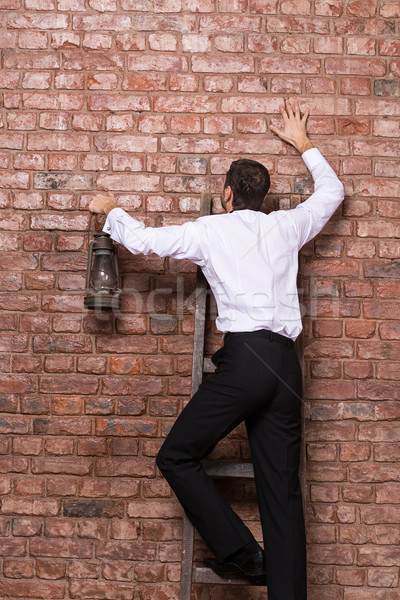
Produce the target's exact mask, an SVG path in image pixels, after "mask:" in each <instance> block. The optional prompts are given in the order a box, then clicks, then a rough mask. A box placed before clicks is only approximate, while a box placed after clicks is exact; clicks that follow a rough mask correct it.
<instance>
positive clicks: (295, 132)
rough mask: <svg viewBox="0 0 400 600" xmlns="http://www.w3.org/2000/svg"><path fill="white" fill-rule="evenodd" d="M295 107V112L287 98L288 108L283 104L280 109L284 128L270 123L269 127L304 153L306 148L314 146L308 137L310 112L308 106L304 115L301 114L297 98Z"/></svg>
mask: <svg viewBox="0 0 400 600" xmlns="http://www.w3.org/2000/svg"><path fill="white" fill-rule="evenodd" d="M294 105H295V109H294V113H293V109H292V105H291V104H290V102H289V100H286V110H285V107H284V106H281V108H280V111H281V114H282V117H283V124H284V128H283V129H279V128H278V127H275V125H270V126H269V128H270V129H271V131H273V132H274V133H276V134H277V135H278V136H279V137H280V138H281V139H282V140H284V141H285V142H288V143H289V144H292V146H294V147H295V148H296V150H298V151H299V152H300V154H303V152H305V151H306V150H309V149H310V148H314V146H313V144H312V143H311V142H310V140H309V139H308V137H307V128H306V124H307V118H308V115H309V114H310V111H309V109H308V108H307V109H306V111H305V112H304V114H303V116H302V117H301V116H300V108H299V103H298V102H297V100H295V103H294Z"/></svg>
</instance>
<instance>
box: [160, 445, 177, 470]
mask: <svg viewBox="0 0 400 600" xmlns="http://www.w3.org/2000/svg"><path fill="white" fill-rule="evenodd" d="M156 465H157V467H158V468H159V469H160V471H161V473H162V474H163V475H165V474H166V473H170V472H171V471H173V466H174V461H173V458H172V456H171V454H170V452H169V451H168V449H167V448H166V447H165V444H164V445H163V446H161V448H160V450H159V452H158V454H157V456H156Z"/></svg>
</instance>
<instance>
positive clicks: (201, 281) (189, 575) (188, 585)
mask: <svg viewBox="0 0 400 600" xmlns="http://www.w3.org/2000/svg"><path fill="white" fill-rule="evenodd" d="M211 202H212V196H211V194H203V195H202V199H201V207H200V216H201V217H202V216H205V215H209V214H211ZM208 291H210V292H211V290H210V288H209V285H208V281H207V279H206V278H205V277H204V275H203V272H202V270H201V268H200V267H199V266H198V267H197V282H196V308H195V326H194V346H193V364H192V388H191V397H192V396H193V395H194V394H195V393H196V391H197V390H198V387H199V385H200V384H201V383H202V380H203V374H204V373H213V372H214V371H215V365H214V364H213V363H212V361H211V358H206V357H205V356H204V337H205V319H206V299H207V292H208ZM298 352H299V348H298ZM303 454H304V452H303ZM202 464H203V468H204V470H205V472H206V473H207V474H208V475H210V476H211V477H218V478H245V479H254V470H253V465H252V464H251V463H222V462H217V461H213V460H204V461H202ZM303 464H304V456H303V455H302V457H301V468H300V469H301V474H302V473H303ZM303 489H304V487H303ZM193 544H194V527H193V525H192V523H191V522H190V520H189V519H188V517H187V515H186V514H185V516H184V521H183V554H182V565H181V587H180V596H179V600H190V599H191V595H192V583H212V584H223V585H229V584H235V585H238V584H242V585H253V586H254V585H261V586H264V587H265V585H266V581H265V576H264V577H251V578H250V577H235V578H230V579H227V578H222V577H220V576H219V575H217V574H216V573H214V571H213V570H212V569H209V568H206V567H199V566H194V565H193Z"/></svg>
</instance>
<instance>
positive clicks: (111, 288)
mask: <svg viewBox="0 0 400 600" xmlns="http://www.w3.org/2000/svg"><path fill="white" fill-rule="evenodd" d="M89 230H90V225H89ZM85 292H86V295H85V299H84V306H85V308H88V309H90V310H99V311H108V310H118V311H119V309H120V304H121V296H120V295H121V287H120V281H119V272H118V246H117V245H116V244H115V243H114V242H113V240H112V239H111V237H110V235H109V234H108V233H95V234H94V239H93V240H92V241H91V242H90V244H89V255H88V266H87V271H86V290H85Z"/></svg>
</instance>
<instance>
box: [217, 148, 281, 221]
mask: <svg viewBox="0 0 400 600" xmlns="http://www.w3.org/2000/svg"><path fill="white" fill-rule="evenodd" d="M269 186H270V178H269V173H268V169H267V168H266V167H264V165H262V164H261V163H259V162H257V161H255V160H250V159H248V158H242V159H240V160H235V161H233V163H232V164H231V166H230V167H229V171H228V172H227V174H226V178H225V183H224V189H223V196H222V206H223V207H224V209H225V210H226V211H227V212H231V211H232V210H240V209H244V208H249V209H250V210H260V208H261V205H262V203H263V201H264V198H265V196H266V195H267V192H268V190H269Z"/></svg>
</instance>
